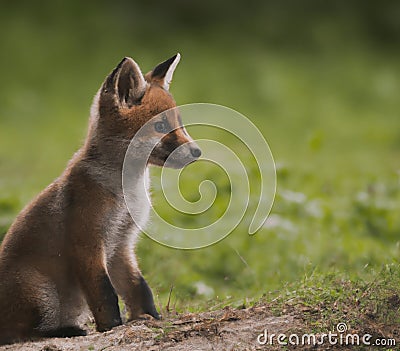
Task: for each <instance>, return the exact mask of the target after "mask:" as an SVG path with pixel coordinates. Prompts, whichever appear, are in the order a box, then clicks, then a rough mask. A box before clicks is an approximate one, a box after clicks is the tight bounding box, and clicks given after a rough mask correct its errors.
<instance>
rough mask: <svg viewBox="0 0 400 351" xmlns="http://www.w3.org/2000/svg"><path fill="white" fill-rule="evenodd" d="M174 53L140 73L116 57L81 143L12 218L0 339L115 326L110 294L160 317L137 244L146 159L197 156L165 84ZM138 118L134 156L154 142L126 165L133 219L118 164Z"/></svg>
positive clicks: (2, 278) (175, 162)
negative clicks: (137, 162) (89, 325)
mask: <svg viewBox="0 0 400 351" xmlns="http://www.w3.org/2000/svg"><path fill="white" fill-rule="evenodd" d="M179 61H180V54H179V53H178V54H176V55H174V56H173V57H171V58H169V59H168V60H166V61H164V62H162V63H160V64H158V65H156V67H155V68H154V69H153V70H151V71H150V72H148V73H147V74H145V75H143V73H142V71H141V69H140V67H139V65H138V64H137V63H136V62H135V61H134V60H133V59H132V58H130V57H125V58H123V59H122V61H121V62H120V63H119V64H118V65H117V66H116V67H115V68H114V69H113V70H112V72H111V73H110V74H109V75H108V76H107V77H106V78H105V80H104V82H103V83H102V85H101V87H100V89H99V90H98V92H97V94H96V95H95V97H94V99H93V103H92V105H91V108H90V118H89V126H88V132H87V136H86V139H85V141H84V143H83V146H82V147H81V148H80V149H79V150H78V151H77V152H76V153H75V155H74V156H73V157H72V159H71V160H70V161H69V163H68V164H67V167H66V169H65V170H64V172H63V173H62V174H61V176H59V177H58V178H57V179H56V180H55V181H54V182H53V183H51V184H50V185H49V186H48V187H47V188H46V189H45V190H44V191H42V192H41V193H40V194H39V195H38V196H37V197H36V198H35V199H34V200H33V201H32V202H31V203H30V204H29V205H27V206H26V207H25V208H24V209H23V210H22V211H21V213H20V214H19V215H18V216H17V218H16V219H15V221H14V222H13V224H12V225H11V226H10V228H9V230H8V232H7V233H6V235H5V237H4V240H3V242H2V244H1V247H0V314H1V317H0V344H9V343H14V342H21V341H25V340H30V339H35V338H42V337H73V336H84V335H86V334H87V331H86V330H85V327H84V322H85V321H86V319H85V318H87V316H88V314H91V315H92V316H93V318H94V321H95V325H96V330H97V331H98V332H104V331H107V330H110V329H112V328H114V327H116V326H118V325H121V324H122V319H121V312H120V309H119V305H118V297H120V298H121V299H122V300H123V301H124V303H125V306H126V309H127V313H128V317H127V320H128V321H131V320H133V319H137V318H142V317H144V316H145V315H150V316H152V317H154V318H156V319H159V318H161V316H160V314H159V313H158V311H157V309H156V307H155V303H154V298H153V294H152V290H151V289H150V287H149V285H148V284H147V282H146V280H145V279H144V277H143V275H142V273H141V270H140V268H139V266H138V262H137V258H136V255H135V245H136V243H137V240H138V237H139V234H140V231H141V229H142V228H143V227H144V226H145V225H146V223H147V221H148V217H149V211H150V203H149V202H148V201H147V200H146V201H144V199H145V197H146V196H148V192H149V186H150V178H149V167H150V166H159V167H164V166H168V167H172V168H178V169H179V168H183V167H184V166H186V165H187V164H189V163H191V162H194V161H196V160H197V159H199V157H200V156H201V150H200V148H199V147H198V145H197V144H196V142H195V141H194V140H193V139H192V138H191V137H190V136H189V134H188V133H187V131H186V129H185V127H184V125H183V124H182V120H181V116H180V114H179V110H178V109H177V105H176V102H175V100H174V98H173V96H172V95H171V93H170V92H169V86H170V83H171V81H172V77H173V73H174V71H175V68H176V66H177V64H178V62H179ZM166 111H170V113H168V114H164V115H163V116H162V117H160V116H161V115H162V114H163V113H165V112H166ZM153 120H154V121H153ZM144 125H147V129H146V133H145V134H144V135H142V136H141V143H140V144H139V145H138V146H137V149H135V155H136V156H135V157H139V158H140V157H141V156H140V155H141V149H140V148H141V147H144V148H145V147H146V145H148V144H149V143H150V144H151V143H152V142H153V140H154V139H155V138H156V139H158V140H159V142H157V143H156V144H155V145H154V143H153V146H154V147H153V146H152V147H153V149H152V150H151V153H150V156H149V157H148V159H147V160H144V162H143V163H142V164H143V166H140V167H139V169H135V170H134V172H133V174H134V177H135V178H134V179H133V183H134V188H133V189H131V190H132V191H134V192H135V193H134V195H135V196H134V199H135V200H134V204H133V206H134V211H135V216H134V218H133V217H132V216H131V215H130V213H129V211H128V209H127V205H126V203H125V200H124V191H123V186H122V181H121V179H122V168H123V163H124V158H125V153H126V152H127V148H128V146H129V143H130V141H131V140H132V138H134V136H135V135H136V133H138V131H139V130H140V129H141V128H142V127H143V126H144ZM146 143H147V144H146ZM141 145H142V146H141ZM143 154H146V153H145V152H144V153H143ZM167 160H168V164H167ZM131 183H132V181H131Z"/></svg>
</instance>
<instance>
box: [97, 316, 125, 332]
mask: <svg viewBox="0 0 400 351" xmlns="http://www.w3.org/2000/svg"><path fill="white" fill-rule="evenodd" d="M121 324H122V320H121V318H119V319H116V320H114V321H112V322H111V323H108V324H98V325H97V328H96V329H97V331H99V332H101V333H103V332H106V331H108V330H111V329H112V328H114V327H117V326H119V325H121Z"/></svg>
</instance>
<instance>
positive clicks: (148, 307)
mask: <svg viewBox="0 0 400 351" xmlns="http://www.w3.org/2000/svg"><path fill="white" fill-rule="evenodd" d="M140 288H141V293H142V310H143V313H145V314H149V315H150V316H152V317H154V318H155V319H161V316H160V315H159V314H158V312H157V309H156V306H155V305H154V299H153V293H152V292H151V289H150V288H149V286H148V284H147V282H146V281H145V280H144V278H143V277H141V279H140Z"/></svg>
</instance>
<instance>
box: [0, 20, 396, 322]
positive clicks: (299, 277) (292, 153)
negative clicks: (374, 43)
mask: <svg viewBox="0 0 400 351" xmlns="http://www.w3.org/2000/svg"><path fill="white" fill-rule="evenodd" d="M21 16H22V17H20V18H19V20H18V21H15V20H12V19H8V20H5V22H3V24H2V25H3V26H4V27H6V28H7V30H8V32H9V33H10V34H9V36H8V37H7V40H5V41H4V50H5V52H6V51H7V50H8V51H9V52H11V53H10V56H7V57H3V58H1V59H0V64H1V66H2V68H0V69H1V73H2V79H3V84H2V86H1V88H0V92H1V94H0V235H3V234H4V233H5V232H6V230H7V228H8V227H9V225H10V224H11V222H12V220H13V218H14V217H15V216H16V214H17V213H18V211H20V210H21V208H22V207H23V206H24V205H25V204H26V203H28V202H29V200H30V199H32V198H33V196H34V195H35V194H37V193H38V192H39V191H40V190H41V189H43V188H44V187H45V186H46V185H47V184H48V183H50V182H51V181H52V180H53V179H54V178H55V177H57V176H58V175H59V174H60V173H61V171H62V170H63V168H64V167H65V165H66V163H67V161H68V159H69V158H70V157H71V155H72V154H73V152H74V151H75V150H76V149H77V148H78V147H79V145H80V144H81V143H82V140H83V138H84V135H85V130H86V125H87V117H88V111H89V106H90V101H91V99H92V96H93V95H94V94H95V92H96V90H97V89H98V86H99V85H100V84H101V82H102V80H103V78H104V76H105V75H106V74H107V73H108V72H109V71H110V70H111V69H112V67H113V65H115V64H116V63H117V62H118V60H119V59H120V58H121V57H122V56H124V55H127V54H129V55H132V56H133V57H134V58H136V59H137V60H138V62H139V63H140V64H141V65H142V66H143V69H144V71H147V70H149V69H150V68H152V66H153V65H154V64H156V63H157V62H159V61H161V60H163V59H164V58H167V57H168V56H170V55H172V54H174V53H175V51H178V50H179V51H181V53H182V63H181V64H180V66H179V67H178V69H177V71H176V74H175V77H174V82H173V85H172V87H171V90H172V93H173V94H174V96H175V98H176V100H177V102H178V103H179V104H184V103H190V102H213V103H219V104H222V105H226V106H228V107H231V108H234V109H236V110H238V111H239V112H241V113H243V114H244V115H246V116H248V117H249V118H250V119H251V120H252V121H253V122H254V123H255V124H256V125H257V126H258V127H259V128H260V130H261V131H262V132H263V134H264V136H265V138H266V139H267V140H268V142H269V144H270V147H271V150H272V152H273V155H274V158H275V160H276V164H277V176H278V179H277V180H278V187H277V195H276V200H275V203H274V207H273V209H272V212H271V217H270V220H269V222H267V225H266V226H265V227H264V228H263V229H262V230H260V232H258V233H257V234H256V235H254V236H248V235H247V234H246V229H247V228H246V226H245V225H241V226H239V227H238V228H237V230H235V231H234V232H233V233H232V234H231V235H230V236H229V237H228V238H227V239H225V240H223V241H221V242H219V243H218V244H215V245H213V246H211V247H208V248H205V249H202V250H196V251H180V250H174V249H169V248H166V247H163V246H161V245H159V244H157V243H155V242H153V241H151V240H150V239H148V238H146V237H143V239H142V240H141V241H140V243H139V245H138V249H137V254H138V257H139V258H140V265H141V268H142V270H143V272H144V275H145V277H146V278H147V280H148V281H149V283H150V286H152V288H153V290H154V292H155V294H156V295H157V297H156V299H157V301H158V303H159V304H160V305H163V306H165V304H166V302H167V299H168V295H169V291H170V287H171V286H172V285H173V286H174V288H173V295H172V302H171V303H172V304H173V306H175V307H176V308H177V309H183V310H186V309H192V310H197V309H204V308H210V307H212V306H216V305H218V304H222V305H223V304H224V303H230V302H231V303H233V304H241V303H243V301H244V302H246V301H251V300H253V299H254V300H257V299H258V298H260V297H261V296H263V295H264V294H267V296H268V294H270V293H272V294H276V293H277V292H278V294H282V292H284V291H286V290H287V289H289V288H288V287H291V286H297V287H300V290H297V288H293V289H290V291H292V293H290V291H289V292H288V293H289V295H290V294H291V295H290V296H292V295H293V290H296V291H300V292H301V293H302V294H303V293H306V292H308V291H309V290H307V289H308V288H309V287H310V285H312V284H317V286H320V287H321V288H322V290H321V294H320V295H318V294H319V291H320V290H318V289H317V290H313V291H312V294H311V295H310V296H309V297H307V296H301V295H300V296H297V297H298V298H299V299H300V298H302V299H303V300H304V301H305V302H307V299H308V298H310V299H311V300H310V301H309V302H308V303H309V304H313V303H315V301H316V300H321V301H328V302H329V301H332V300H331V299H337V298H340V296H341V295H343V296H344V298H347V297H346V295H345V292H346V289H345V286H344V287H340V285H339V288H338V289H339V290H338V291H335V290H329V289H331V288H329V289H328V291H326V289H324V288H323V287H324V286H325V283H326V282H327V281H326V279H327V280H328V285H329V286H331V287H332V286H333V285H334V284H333V283H332V282H335V281H336V280H335V279H336V278H335V277H338V278H337V279H343V280H345V281H347V280H349V281H352V282H358V283H355V284H360V286H368V284H374V282H376V281H383V282H385V284H386V283H387V284H388V281H389V280H387V279H386V278H383V273H382V267H395V268H393V269H395V271H396V272H397V273H398V268H396V267H397V266H398V258H399V254H400V242H399V234H400V216H399V213H400V212H399V211H400V189H399V183H400V178H399V177H400V174H399V172H400V164H399V160H400V129H399V122H398V121H399V119H398V111H400V100H399V99H398V92H399V91H400V79H399V77H400V63H399V62H400V61H399V52H397V51H389V50H388V51H385V50H380V49H379V48H378V49H376V48H375V47H370V46H368V45H366V44H365V43H358V42H357V40H354V41H349V42H340V44H339V43H338V42H335V43H336V47H333V48H332V47H330V46H329V45H327V43H326V42H325V43H324V45H320V46H319V47H318V46H317V47H316V48H311V49H308V50H300V49H299V50H291V49H290V48H277V47H271V46H269V47H268V46H265V47H264V46H263V45H262V43H261V42H257V43H258V44H259V45H258V44H257V43H254V42H251V41H249V42H247V41H244V40H243V38H242V39H241V40H242V41H241V42H240V45H241V49H240V50H239V49H238V48H237V47H235V46H233V45H232V46H230V47H227V48H224V49H223V50H221V48H220V43H219V42H218V41H217V40H215V41H211V42H207V41H206V40H203V41H202V40H201V39H199V38H200V36H199V37H196V38H197V39H198V40H197V41H195V40H192V38H191V37H190V36H185V35H184V34H181V35H180V37H179V38H178V39H177V40H176V41H173V42H172V43H170V44H169V43H167V42H163V43H162V44H161V43H160V45H159V46H157V45H150V44H149V43H148V42H146V41H145V40H141V39H140V38H136V43H137V44H136V46H135V45H133V44H132V43H129V44H127V43H126V41H125V39H126V36H123V33H122V32H123V27H117V29H116V31H117V32H115V33H114V34H115V35H114V36H113V35H111V34H106V35H105V37H104V38H103V40H104V43H99V42H96V40H97V39H95V37H94V36H93V37H91V39H92V40H93V41H94V43H93V45H92V46H89V47H86V46H85V45H83V44H82V42H80V41H79V38H78V39H77V38H75V39H74V37H73V36H71V35H69V34H68V33H69V32H68V30H67V28H69V27H68V23H64V22H62V23H61V24H58V25H55V29H54V32H52V33H50V32H49V31H46V29H45V28H43V27H42V26H40V25H39V24H37V23H36V24H35V25H33V24H32V21H33V20H32V21H30V20H29V16H28V15H27V14H26V13H25V15H24V14H22V15H21ZM24 16H28V17H27V18H25V17H24ZM21 18H22V19H21ZM118 31H121V32H118ZM90 33H91V34H90ZM90 33H89V34H88V35H89V36H90V35H92V34H93V33H94V32H93V31H91V32H90ZM119 35H121V36H119ZM20 38H24V43H25V44H26V45H27V46H28V49H29V47H31V48H32V51H31V54H30V58H29V60H28V59H25V56H24V55H25V51H23V52H22V53H21V52H19V51H18V50H22V49H23V48H22V46H18V45H17V44H16V43H18V40H19V39H20ZM124 38H125V39H124ZM211 38H212V35H211V34H209V35H208V36H207V39H210V40H211ZM231 41H232V40H231ZM231 41H229V43H231ZM100 44H102V45H100ZM103 44H104V45H103ZM256 44H257V45H256ZM49 45H50V46H54V50H55V52H54V53H51V52H49V51H48V50H47V48H48V47H49ZM105 48H107V49H105ZM141 48H143V49H141ZM24 50H25V49H24ZM12 57H14V60H12V59H11V58H12ZM222 141H223V140H222ZM200 171H203V172H204V175H206V176H208V177H211V178H213V179H214V180H215V182H216V183H217V184H219V185H221V186H222V188H223V187H224V184H225V183H226V179H225V178H224V175H223V174H221V173H220V172H219V171H218V170H217V169H214V168H211V167H210V168H207V167H204V169H203V170H201V169H200V170H199V172H200ZM155 173H156V172H155ZM201 175H202V174H200V175H197V174H196V177H190V176H187V177H185V180H184V185H183V187H184V188H185V189H186V190H185V191H186V192H187V196H188V198H193V199H195V198H196V197H197V196H198V191H197V189H198V185H199V177H200V178H201ZM254 177H255V178H254V179H256V177H257V175H255V176H254ZM254 179H252V181H253V180H254ZM223 189H224V188H223ZM225 190H226V188H225ZM155 196H156V201H157V196H159V194H157V192H156V193H155ZM227 196H228V192H226V191H221V193H220V197H219V198H218V201H217V203H216V206H217V207H216V208H215V209H214V212H212V215H218V213H221V210H222V207H223V206H224V204H226V199H227ZM165 213H168V211H166V210H165ZM203 219H204V218H203ZM203 219H201V218H196V217H193V216H192V217H190V219H186V220H187V221H188V222H189V223H190V225H193V226H196V225H197V224H201V222H200V221H201V220H203ZM232 220H235V218H232ZM184 221H185V220H183V222H184ZM160 230H162V228H160ZM315 275H317V276H318V277H321V278H318V279H317V281H316V280H314V279H312V280H309V278H306V284H305V285H306V286H305V288H304V289H302V288H301V287H302V284H303V283H304V277H309V276H311V277H314V276H315ZM329 282H330V283H329ZM363 284H364V285H363ZM385 284H384V285H385ZM199 286H203V287H204V286H205V287H208V288H209V289H205V291H207V293H205V294H202V293H201V290H202V289H200V288H199ZM385 286H386V285H385ZM360 289H361V288H360ZM393 289H395V287H393ZM203 290H204V289H203ZM360 291H361V290H360ZM374 291H376V293H377V294H376V296H377V299H380V300H379V301H385V300H384V299H383V297H382V296H379V293H378V290H374ZM325 293H328V295H325ZM294 294H295V295H296V294H297V293H294ZM315 294H317V295H315ZM210 299H212V300H213V301H214V302H213V304H212V306H210V303H209V300H210ZM367 301H368V304H370V305H371V306H373V304H374V302H373V301H372V300H371V299H370V300H367ZM328 302H327V303H328ZM362 303H363V302H361V304H362ZM376 303H377V304H378V302H376ZM379 303H380V302H379ZM365 308H367V307H365ZM381 315H383V312H382V313H381Z"/></svg>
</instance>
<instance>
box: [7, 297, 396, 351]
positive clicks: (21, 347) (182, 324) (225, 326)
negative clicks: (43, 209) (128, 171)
mask: <svg viewBox="0 0 400 351" xmlns="http://www.w3.org/2000/svg"><path fill="white" fill-rule="evenodd" d="M270 307H271V306H268V305H267V304H258V305H256V306H253V307H250V308H243V309H233V308H231V307H225V308H224V309H221V310H218V311H213V312H203V313H187V314H172V313H170V314H168V316H166V317H164V318H163V319H162V320H160V321H158V320H155V319H143V320H137V321H134V322H130V323H127V324H125V325H122V326H119V327H116V328H114V329H113V330H111V331H109V332H106V333H97V332H95V331H94V330H93V328H89V334H88V336H85V337H75V338H53V339H50V338H49V339H41V340H37V341H29V342H25V343H19V344H13V345H6V346H2V347H0V351H6V350H7V351H11V350H15V351H17V350H18V351H66V350H71V351H72V350H73V351H83V350H85V351H87V350H95V351H103V350H107V351H127V350H150V351H156V350H157V351H158V350H163V351H164V350H174V351H183V350H185V351H187V350H196V351H198V350H218V351H219V350H221V351H224V350H229V351H233V350H235V351H240V350H246V351H247V350H335V351H336V350H346V349H349V350H378V349H380V348H379V347H378V348H377V347H376V346H375V347H373V346H367V347H365V346H364V347H363V346H347V347H346V346H344V345H341V346H339V345H335V346H332V345H330V344H329V343H328V342H324V344H323V345H303V346H293V345H288V346H282V345H279V344H278V342H277V339H276V337H277V336H278V335H279V334H281V333H283V334H286V335H287V336H288V335H290V334H292V333H296V334H297V335H300V336H301V335H302V334H304V333H306V332H308V333H311V330H312V329H313V328H312V327H311V326H312V325H316V324H315V323H318V320H319V319H320V317H319V316H318V313H314V312H317V310H318V309H315V311H314V310H312V311H311V312H313V313H312V314H311V315H312V316H313V318H311V320H310V311H309V310H302V309H299V308H298V306H297V308H295V309H293V308H291V309H284V310H283V311H282V312H283V313H284V315H281V316H278V317H277V316H273V315H272V313H271V308H270ZM307 315H308V316H307ZM310 327H311V328H310ZM387 327H388V326H387ZM363 329H364V328H363ZM385 329H386V333H383V332H382V326H379V325H375V324H374V323H370V322H368V323H366V324H365V329H364V333H365V332H369V333H371V334H372V335H374V339H375V338H376V337H384V336H386V337H388V336H391V337H394V338H395V339H396V343H397V345H399V342H400V340H399V338H398V336H399V334H398V326H392V327H391V328H385ZM264 330H268V333H269V335H271V334H272V333H274V334H275V335H276V336H275V339H274V344H273V345H271V344H269V343H267V344H264V345H261V344H260V343H259V342H257V337H258V336H259V335H260V334H262V333H264ZM326 332H328V330H327V331H326ZM349 332H354V331H351V330H349ZM356 332H360V333H361V331H360V330H356ZM317 335H318V334H317ZM286 340H287V339H286ZM261 341H264V339H263V338H261ZM384 349H385V350H397V348H396V346H394V347H393V348H392V347H391V348H384Z"/></svg>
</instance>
